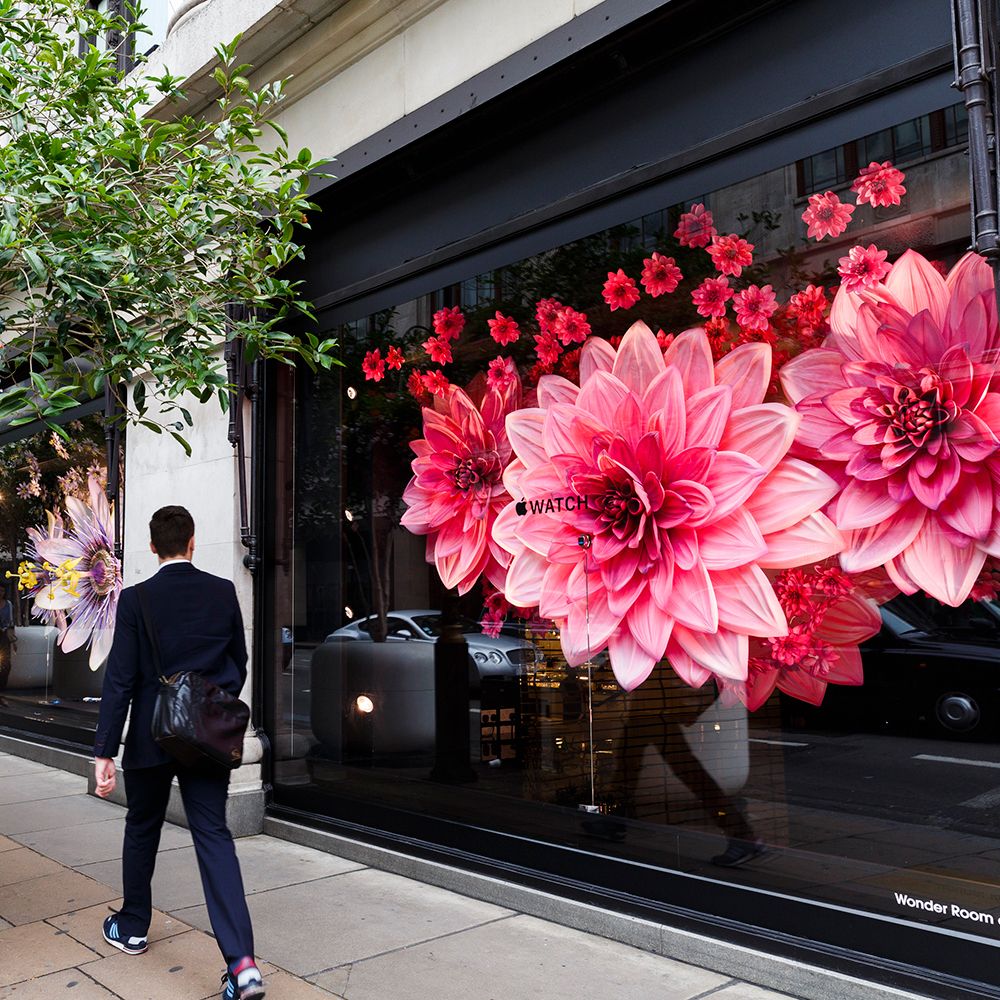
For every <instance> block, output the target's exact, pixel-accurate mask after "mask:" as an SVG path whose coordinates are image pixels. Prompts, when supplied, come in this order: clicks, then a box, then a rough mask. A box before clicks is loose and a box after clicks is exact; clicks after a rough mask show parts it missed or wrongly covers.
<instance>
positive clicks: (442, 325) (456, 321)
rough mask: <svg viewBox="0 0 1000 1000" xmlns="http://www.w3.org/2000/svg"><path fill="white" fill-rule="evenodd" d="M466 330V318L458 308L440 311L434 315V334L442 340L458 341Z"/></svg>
mask: <svg viewBox="0 0 1000 1000" xmlns="http://www.w3.org/2000/svg"><path fill="white" fill-rule="evenodd" d="M464 328H465V317H464V316H463V315H462V310H461V309H459V307H458V306H451V307H450V308H447V309H438V311H437V312H436V313H434V332H435V333H436V334H437V335H438V336H439V337H441V339H442V340H458V335H459V334H460V333H461V332H462V330H463V329H464Z"/></svg>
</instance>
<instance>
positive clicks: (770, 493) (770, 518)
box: [746, 458, 837, 534]
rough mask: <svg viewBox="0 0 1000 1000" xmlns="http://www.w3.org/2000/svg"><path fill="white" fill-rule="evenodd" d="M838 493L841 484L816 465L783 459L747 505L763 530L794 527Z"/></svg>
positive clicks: (795, 459)
mask: <svg viewBox="0 0 1000 1000" xmlns="http://www.w3.org/2000/svg"><path fill="white" fill-rule="evenodd" d="M836 493H837V484H836V483H835V482H834V481H833V480H832V479H831V478H830V477H829V476H828V475H827V474H826V473H825V472H820V470H819V469H817V468H816V467H815V466H814V465H810V464H809V463H808V462H802V461H800V460H799V459H797V458H785V459H782V460H781V461H780V462H779V463H778V464H777V465H776V466H775V467H774V469H773V470H772V471H771V472H770V473H768V475H767V478H766V479H764V481H763V482H762V483H761V484H760V486H758V487H757V489H756V491H755V492H754V494H753V496H752V497H750V499H749V500H747V502H746V510H747V511H748V512H749V513H750V514H752V515H753V517H754V519H755V520H756V522H757V526H758V527H759V528H760V530H761V531H762V532H763V533H764V534H767V533H768V532H774V531H781V530H782V529H784V528H790V527H791V526H792V525H793V524H796V523H797V522H799V521H801V520H802V518H804V517H806V516H807V515H809V514H811V513H812V512H813V511H817V510H819V509H820V508H821V507H823V506H824V504H826V503H828V502H829V501H830V500H831V499H832V498H833V497H834V496H835V495H836Z"/></svg>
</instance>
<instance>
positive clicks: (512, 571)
mask: <svg viewBox="0 0 1000 1000" xmlns="http://www.w3.org/2000/svg"><path fill="white" fill-rule="evenodd" d="M547 565H548V561H547V560H546V559H545V558H544V557H543V556H540V555H539V554H538V553H537V552H532V551H530V550H529V549H525V550H524V551H523V552H521V553H519V554H516V555H515V556H514V559H513V561H512V562H511V564H510V568H509V569H508V570H507V581H506V583H505V584H504V596H505V597H506V598H507V600H508V601H509V602H510V603H511V604H513V605H514V606H515V607H518V608H533V607H534V606H535V605H536V604H540V603H541V602H542V598H543V590H542V581H543V580H544V579H545V570H546V567H547ZM542 613H543V614H544V613H545V612H542Z"/></svg>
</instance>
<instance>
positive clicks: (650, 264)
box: [640, 253, 684, 299]
mask: <svg viewBox="0 0 1000 1000" xmlns="http://www.w3.org/2000/svg"><path fill="white" fill-rule="evenodd" d="M642 263H643V265H644V266H643V269H642V278H641V279H640V280H641V281H642V287H643V288H645V289H646V291H647V292H649V294H650V295H652V296H653V298H654V299H655V298H658V297H659V296H661V295H668V294H669V293H670V292H672V291H674V290H675V289H676V288H677V286H678V285H679V284H680V282H681V279H682V278H683V277H684V275H683V274H681V269H680V268H679V267H678V266H677V264H676V263H675V262H674V258H673V257H664V256H663V255H662V254H658V253H654V254H653V256H652V257H647V258H646V259H645V260H644V261H643V262H642Z"/></svg>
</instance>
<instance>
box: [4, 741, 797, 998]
mask: <svg viewBox="0 0 1000 1000" xmlns="http://www.w3.org/2000/svg"><path fill="white" fill-rule="evenodd" d="M123 825H124V810H123V809H122V808H121V807H120V806H116V805H113V804H111V803H109V802H103V801H101V800H99V799H95V798H93V797H92V796H88V795H87V794H86V779H85V778H82V777H79V776H77V775H73V774H67V773H66V772H64V771H58V770H55V769H53V768H50V767H46V766H44V765H43V764H36V763H34V762H32V761H28V760H23V759H21V758H19V757H14V756H11V755H9V754H4V753H0V1000H8V998H10V1000H58V998H61V997H66V998H67V1000H70V998H72V1000H110V998H115V997H118V998H120V1000H204V998H208V997H214V996H218V995H219V977H220V975H221V973H222V960H221V958H220V957H219V952H218V949H217V948H216V946H215V941H214V939H213V938H212V937H211V935H210V934H209V933H206V931H207V930H208V926H209V925H208V921H207V917H206V913H205V907H204V901H203V898H202V891H201V883H200V882H199V879H198V872H197V867H196V864H195V858H194V848H193V847H192V846H191V838H190V836H189V834H188V832H187V830H185V829H183V828H182V827H178V826H173V825H170V824H168V825H167V826H166V827H165V828H164V832H163V840H162V842H161V845H160V857H159V861H158V864H157V869H156V877H155V879H154V882H153V897H154V901H155V902H156V904H157V905H158V907H159V909H158V910H157V911H156V912H155V914H154V919H153V926H152V928H151V930H150V935H149V937H150V949H149V951H148V952H147V953H146V954H145V955H142V956H139V957H135V956H130V955H123V954H122V953H121V952H119V951H116V950H115V949H113V948H110V947H108V946H107V945H106V944H105V943H104V940H103V938H102V937H101V931H100V928H101V921H102V920H103V918H104V916H105V915H106V913H107V912H108V909H109V907H112V908H113V907H114V906H115V905H116V904H117V903H118V902H120V897H119V892H120V891H121V871H120V860H119V859H120V858H121V841H122V828H123ZM237 849H238V852H239V855H240V860H241V862H242V865H243V875H244V879H245V880H246V888H247V893H248V896H249V903H250V911H251V914H252V915H253V920H254V928H255V933H256V938H257V948H258V957H259V959H261V960H262V962H263V963H264V964H262V968H263V970H264V972H265V975H266V977H267V981H268V994H267V995H268V997H269V998H271V1000H329V998H331V997H341V998H345V1000H579V998H580V997H605V996H606V997H635V998H644V997H656V998H657V1000H692V998H695V997H697V998H699V1000H701V998H705V997H711V998H712V1000H787V998H783V995H782V994H778V993H773V992H770V991H768V990H763V989H760V988H759V987H756V986H751V985H748V984H746V983H741V982H739V981H738V980H735V979H731V978H729V977H727V976H723V975H719V974H717V973H714V972H707V971H706V970H704V969H700V968H697V967H695V966H691V965H684V964H682V963H680V962H676V961H673V960H671V959H668V958H662V957H659V956H656V955H652V954H649V953H647V952H644V951H640V950H638V949H636V948H630V947H628V946H626V945H622V944H618V943H616V942H613V941H607V940H605V939H604V938H599V937H594V936H591V935H588V934H584V933H581V932H579V931H575V930H570V929H567V928H565V927H561V926H559V925H558V924H553V923H549V922H547V921H544V920H539V919H537V918H535V917H531V916H528V915H526V914H523V913H517V912H515V911H513V910H508V909H504V908H502V907H499V906H494V905H492V904H490V903H484V902H480V901H478V900H473V899H469V898H467V897H465V896H461V895H458V894H457V893H453V892H449V891H447V890H445V889H440V888H437V887H435V886H429V885H424V884H423V883H421V882H416V881H414V880H412V879H407V878H402V877H400V876H398V875H393V874H390V873H387V872H382V871H377V870H376V869H374V868H366V867H364V866H363V865H359V864H355V863H354V862H351V861H347V860H345V859H343V858H338V857H335V856H333V855H330V854H325V853H322V852H320V851H315V850H311V849H310V848H305V847H299V846H297V845H295V844H290V843H287V842H285V841H282V840H277V839H275V838H273V837H265V836H260V837H249V838H246V839H243V840H239V841H237Z"/></svg>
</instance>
